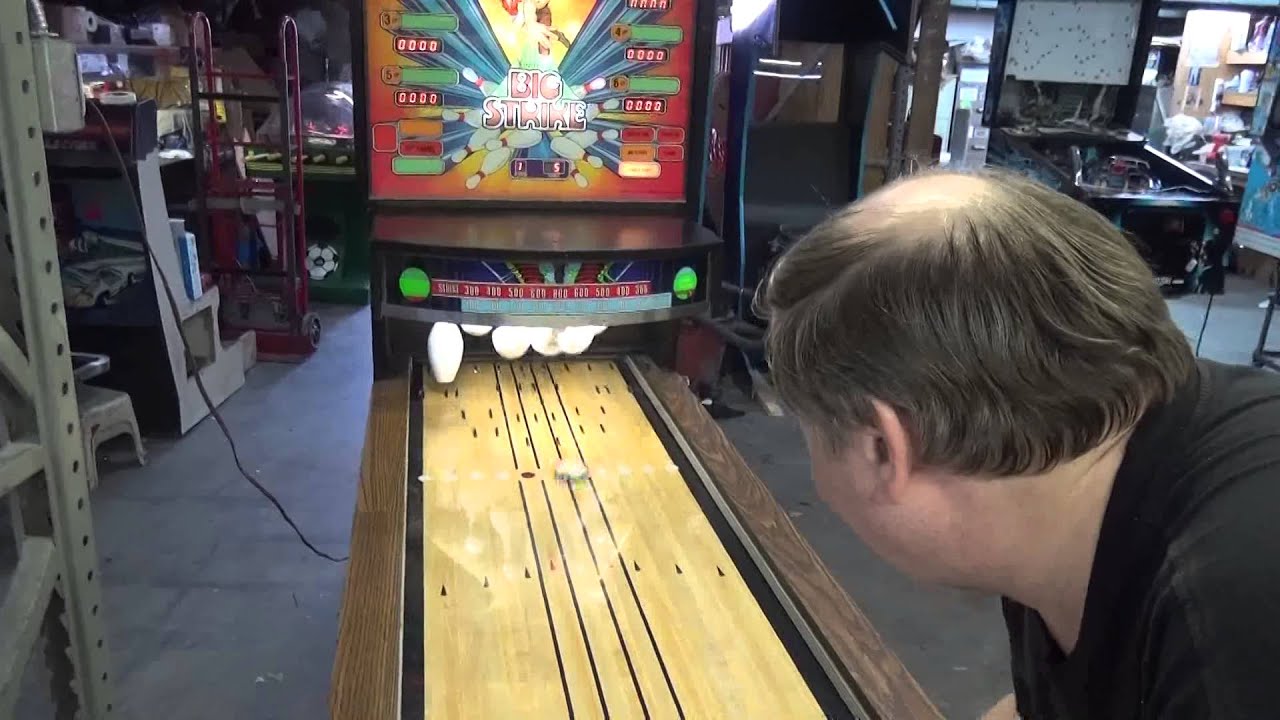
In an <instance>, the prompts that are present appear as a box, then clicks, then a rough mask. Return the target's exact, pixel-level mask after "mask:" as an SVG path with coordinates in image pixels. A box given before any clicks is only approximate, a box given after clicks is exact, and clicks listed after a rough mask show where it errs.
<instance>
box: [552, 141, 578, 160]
mask: <svg viewBox="0 0 1280 720" xmlns="http://www.w3.org/2000/svg"><path fill="white" fill-rule="evenodd" d="M551 152H553V153H555V154H557V155H559V156H560V157H562V158H564V159H566V160H573V161H574V162H577V161H578V160H581V159H583V158H584V157H586V155H587V151H586V150H583V149H582V146H581V145H579V144H578V143H576V142H574V141H572V140H570V139H569V138H568V137H566V136H564V135H561V136H559V137H554V138H551Z"/></svg>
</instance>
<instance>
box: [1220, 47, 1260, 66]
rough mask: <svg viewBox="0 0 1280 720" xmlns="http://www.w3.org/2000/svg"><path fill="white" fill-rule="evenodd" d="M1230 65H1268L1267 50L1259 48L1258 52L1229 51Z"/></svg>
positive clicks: (1228, 61) (1228, 59) (1228, 62)
mask: <svg viewBox="0 0 1280 720" xmlns="http://www.w3.org/2000/svg"><path fill="white" fill-rule="evenodd" d="M1227 64H1228V65H1266V64H1267V51H1265V50H1258V51H1256V52H1229V53H1227Z"/></svg>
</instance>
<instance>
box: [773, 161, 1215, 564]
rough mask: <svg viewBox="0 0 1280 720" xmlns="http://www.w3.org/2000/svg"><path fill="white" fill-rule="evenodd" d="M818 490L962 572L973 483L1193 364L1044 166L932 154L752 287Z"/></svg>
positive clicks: (1133, 266)
mask: <svg viewBox="0 0 1280 720" xmlns="http://www.w3.org/2000/svg"><path fill="white" fill-rule="evenodd" d="M760 298H761V305H762V312H764V313H765V314H767V315H768V317H769V334H768V353H769V360H770V365H771V368H772V378H773V381H774V383H775V385H776V386H777V389H778V391H779V393H780V394H781V395H782V397H783V399H784V400H785V401H786V403H787V404H788V405H789V406H790V408H791V409H792V410H793V412H794V413H795V414H796V415H797V416H798V417H799V418H800V419H801V422H802V425H803V426H804V428H805V435H806V438H807V439H808V442H809V446H810V454H811V455H812V457H813V464H814V476H815V479H816V481H817V484H818V489H819V492H820V493H821V494H822V496H823V498H824V499H825V500H826V501H827V502H828V503H829V504H830V505H832V507H833V508H834V509H835V510H836V511H837V512H838V513H839V514H840V515H841V516H842V518H843V519H844V520H845V521H846V522H847V523H849V524H850V525H851V526H852V527H853V528H854V529H855V530H856V531H857V532H858V533H859V534H860V535H861V536H862V537H863V538H864V540H866V541H867V542H868V544H870V545H871V546H872V547H873V549H875V550H877V551H878V552H879V553H880V554H881V555H883V556H885V557H886V558H887V559H889V560H890V561H891V562H894V563H895V564H897V565H898V566H899V567H901V568H902V569H904V570H906V571H908V572H910V573H912V574H915V575H918V576H921V577H924V578H926V579H933V580H939V581H944V582H963V581H964V580H963V575H964V572H965V569H964V568H961V567H959V565H960V564H961V563H962V562H963V561H962V560H960V559H958V558H957V555H956V551H957V548H958V546H959V545H961V544H963V542H964V540H965V539H966V537H967V536H968V535H969V534H971V533H972V531H974V530H975V528H974V523H981V522H986V521H987V519H985V518H979V517H974V515H975V513H973V512H970V511H971V510H972V509H973V508H972V507H969V503H970V501H972V500H973V499H974V497H975V496H974V495H973V494H972V493H971V492H969V491H970V490H973V489H975V488H977V487H978V486H977V485H974V483H983V484H984V485H986V486H988V487H990V483H992V482H998V479H1000V478H1010V477H1015V476H1027V475H1037V474H1044V473H1052V472H1053V471H1054V470H1055V469H1058V468H1062V467H1064V466H1066V465H1069V464H1070V463H1072V462H1073V461H1075V460H1077V459H1078V458H1081V457H1082V456H1085V455H1086V454H1088V453H1091V452H1093V451H1094V450H1095V449H1097V448H1099V447H1100V446H1101V445H1103V444H1104V443H1106V442H1107V441H1108V440H1109V439H1112V438H1115V437H1117V436H1118V435H1120V434H1121V433H1123V432H1125V431H1126V430H1127V429H1129V428H1131V427H1132V425H1133V424H1134V423H1135V422H1136V421H1137V420H1138V419H1139V417H1140V416H1141V414H1142V411H1143V410H1144V409H1145V408H1146V407H1148V406H1150V405H1153V404H1157V403H1162V402H1165V401H1167V400H1168V399H1169V398H1170V397H1171V395H1172V393H1173V391H1174V389H1175V388H1176V387H1177V386H1178V385H1180V384H1181V383H1183V382H1184V381H1185V380H1186V379H1187V378H1188V377H1189V375H1190V373H1191V372H1192V371H1193V362H1194V361H1193V359H1192V356H1191V352H1190V349H1189V347H1188V345H1187V342H1186V339H1185V338H1184V336H1183V335H1182V333H1181V331H1180V330H1179V329H1178V328H1177V326H1175V325H1174V324H1173V322H1172V321H1171V319H1170V317H1169V314H1168V310H1167V308H1166V306H1165V304H1164V301H1163V299H1162V298H1161V296H1160V294H1159V292H1158V291H1157V288H1156V285H1155V282H1154V280H1153V278H1152V275H1151V272H1150V270H1149V269H1148V267H1147V266H1146V264H1145V263H1144V262H1143V260H1142V259H1141V258H1140V257H1139V256H1138V254H1137V252H1136V251H1135V250H1134V249H1133V248H1132V246H1131V245H1130V244H1129V243H1128V242H1127V241H1126V240H1125V239H1124V237H1123V236H1122V235H1121V234H1120V232H1119V230H1117V229H1116V228H1115V227H1114V226H1113V225H1112V224H1110V223H1109V222H1107V221H1106V220H1105V219H1104V218H1103V217H1101V216H1100V215H1098V214H1097V213H1096V212H1094V211H1093V210H1090V209H1089V208H1087V207H1085V206H1084V205H1081V204H1079V203H1077V202H1075V201H1074V200H1071V199H1069V198H1067V197H1066V196H1064V195H1061V194H1059V193H1057V192H1054V191H1052V190H1050V189H1048V188H1046V187H1044V186H1042V185H1039V184H1037V183H1034V182H1032V181H1029V180H1026V179H1022V178H1020V177H1015V176H1009V175H1005V174H999V173H989V172H986V173H981V174H972V175H970V174H958V173H942V172H932V173H927V174H923V175H919V176H915V177H912V178H910V179H907V180H904V181H901V182H898V183H895V184H893V185H890V186H888V187H885V188H883V189H881V190H879V191H878V192H876V193H874V194H872V195H870V196H868V197H867V198H865V199H863V200H861V201H859V202H857V203H854V204H853V205H851V206H849V207H848V208H846V209H844V210H842V211H841V212H839V213H837V214H836V215H835V216H833V217H832V218H830V219H829V220H827V221H826V222H824V223H823V224H822V225H820V226H818V227H817V228H815V229H814V230H813V231H812V232H811V233H810V234H809V235H808V236H807V237H805V238H804V239H803V240H801V241H800V242H799V243H797V244H796V246H795V247H794V248H792V249H791V250H790V251H789V252H788V253H787V254H786V255H785V256H783V258H782V259H781V260H780V261H779V262H778V264H777V266H776V267H775V268H774V270H773V272H772V273H771V275H770V278H769V280H768V281H767V285H766V287H765V289H764V291H763V292H762V294H761V295H760Z"/></svg>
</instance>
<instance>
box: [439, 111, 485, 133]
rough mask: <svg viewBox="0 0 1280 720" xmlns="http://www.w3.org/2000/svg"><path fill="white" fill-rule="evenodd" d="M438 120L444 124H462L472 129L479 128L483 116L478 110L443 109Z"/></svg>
mask: <svg viewBox="0 0 1280 720" xmlns="http://www.w3.org/2000/svg"><path fill="white" fill-rule="evenodd" d="M440 119H441V120H443V121H445V122H464V123H466V124H468V125H470V126H471V127H473V128H479V127H480V126H481V121H483V120H484V114H483V113H481V112H480V110H479V109H476V108H472V109H471V110H465V109H463V108H445V109H443V110H441V111H440Z"/></svg>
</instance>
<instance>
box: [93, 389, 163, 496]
mask: <svg viewBox="0 0 1280 720" xmlns="http://www.w3.org/2000/svg"><path fill="white" fill-rule="evenodd" d="M76 401H77V403H78V404H79V405H80V435H81V438H82V440H83V442H84V457H85V463H86V464H88V467H86V468H85V472H86V473H87V477H88V479H89V488H90V489H93V488H95V487H97V486H98V447H99V446H101V445H102V443H104V442H106V441H107V440H110V439H111V438H114V437H118V436H120V435H128V436H129V437H131V438H133V450H134V452H135V453H136V454H137V456H138V464H139V465H146V464H147V454H146V451H145V450H143V448H142V435H141V434H140V433H139V432H138V418H137V417H136V416H135V415H134V414H133V401H132V400H130V399H129V394H128V393H122V392H120V391H119V390H109V389H107V388H102V387H96V386H93V385H85V384H83V383H76Z"/></svg>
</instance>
